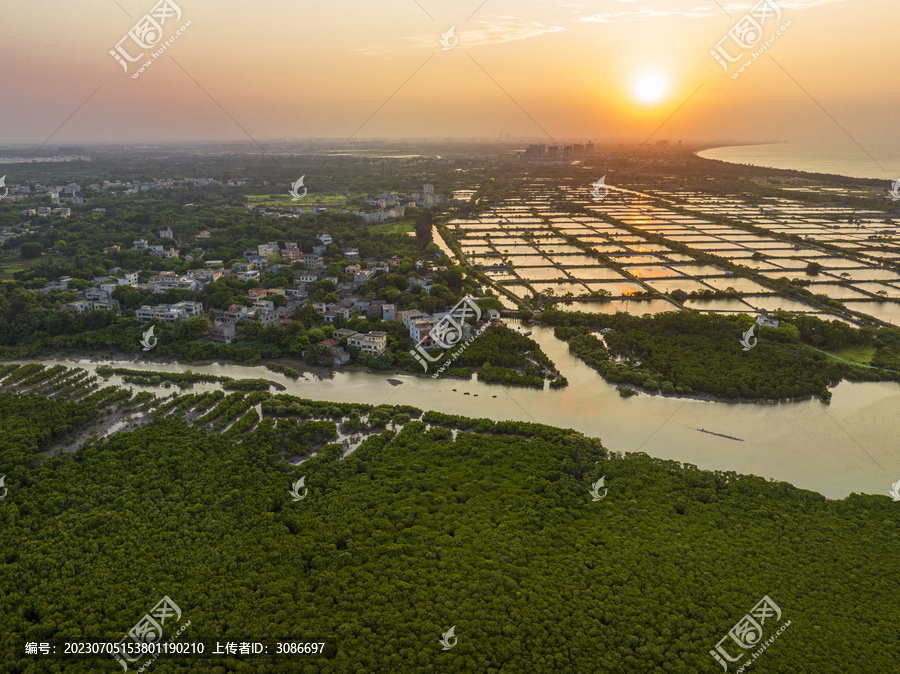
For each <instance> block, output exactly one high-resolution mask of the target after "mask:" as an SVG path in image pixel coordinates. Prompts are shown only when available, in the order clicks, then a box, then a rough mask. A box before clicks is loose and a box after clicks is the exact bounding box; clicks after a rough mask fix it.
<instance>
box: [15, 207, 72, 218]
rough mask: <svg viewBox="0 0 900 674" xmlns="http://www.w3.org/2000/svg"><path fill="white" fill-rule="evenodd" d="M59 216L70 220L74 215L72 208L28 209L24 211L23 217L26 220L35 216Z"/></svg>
mask: <svg viewBox="0 0 900 674" xmlns="http://www.w3.org/2000/svg"><path fill="white" fill-rule="evenodd" d="M51 214H53V215H58V216H59V217H61V218H68V217H69V216H70V215H72V209H71V208H62V207H61V208H50V207H49V206H41V207H40V208H26V209H25V210H24V211H22V215H24V216H25V217H26V218H30V217H34V216H35V215H36V216H38V217H40V218H46V217H48V216H49V215H51Z"/></svg>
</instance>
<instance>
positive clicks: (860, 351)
mask: <svg viewBox="0 0 900 674" xmlns="http://www.w3.org/2000/svg"><path fill="white" fill-rule="evenodd" d="M876 351H877V349H876V348H875V347H874V346H871V345H868V344H866V345H861V344H857V345H853V346H845V347H843V348H841V349H825V352H826V353H829V354H831V355H832V356H835V357H837V358H843V359H844V360H849V361H850V362H852V363H860V364H861V365H870V364H871V363H872V359H873V358H874V357H875V353H876Z"/></svg>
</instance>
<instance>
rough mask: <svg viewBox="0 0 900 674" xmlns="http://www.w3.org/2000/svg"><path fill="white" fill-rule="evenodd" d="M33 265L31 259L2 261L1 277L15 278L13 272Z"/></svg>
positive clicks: (9, 279)
mask: <svg viewBox="0 0 900 674" xmlns="http://www.w3.org/2000/svg"><path fill="white" fill-rule="evenodd" d="M30 266H31V261H30V260H16V261H15V262H0V279H4V280H7V281H12V280H13V274H14V273H16V272H17V271H22V270H23V269H27V268H28V267H30Z"/></svg>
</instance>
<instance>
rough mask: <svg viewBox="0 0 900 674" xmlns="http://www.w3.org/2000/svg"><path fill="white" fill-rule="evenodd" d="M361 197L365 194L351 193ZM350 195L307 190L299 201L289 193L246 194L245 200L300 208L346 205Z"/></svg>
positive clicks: (262, 204)
mask: <svg viewBox="0 0 900 674" xmlns="http://www.w3.org/2000/svg"><path fill="white" fill-rule="evenodd" d="M353 196H354V197H355V196H359V197H363V196H365V195H362V194H360V195H353ZM351 198H352V197H348V196H347V195H346V194H315V193H313V192H308V193H307V195H306V197H304V198H303V199H301V200H300V201H294V200H293V197H291V195H290V194H288V193H287V192H285V193H284V194H248V195H247V201H248V202H249V203H251V204H253V205H254V206H285V207H290V206H299V207H300V208H309V207H310V206H327V207H336V206H346V205H347V202H348V201H349V200H350V199H351Z"/></svg>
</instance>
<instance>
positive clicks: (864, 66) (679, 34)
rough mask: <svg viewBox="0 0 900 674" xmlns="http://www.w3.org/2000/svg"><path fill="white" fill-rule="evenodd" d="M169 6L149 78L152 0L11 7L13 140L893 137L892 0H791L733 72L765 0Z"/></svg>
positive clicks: (2, 84)
mask: <svg viewBox="0 0 900 674" xmlns="http://www.w3.org/2000/svg"><path fill="white" fill-rule="evenodd" d="M176 2H177V4H178V7H179V9H180V10H181V11H182V17H181V19H180V20H179V21H178V22H177V25H176V21H175V19H170V20H169V21H168V22H166V24H165V27H164V33H163V36H164V39H165V38H168V37H169V36H170V34H172V33H174V31H175V30H176V29H177V28H178V26H179V25H181V24H184V23H186V22H187V21H190V24H191V25H190V26H189V27H188V28H187V29H186V30H185V31H184V32H183V34H182V35H181V36H179V37H178V38H177V40H175V41H174V42H173V43H172V44H171V45H170V46H169V47H168V48H167V50H166V51H165V53H164V54H163V55H162V56H161V57H160V58H159V59H158V60H157V61H156V62H154V63H153V64H152V65H151V66H150V67H149V68H147V69H146V71H145V72H144V73H142V74H141V75H140V77H139V78H137V79H132V78H131V77H130V76H129V75H130V74H131V73H133V72H134V69H132V70H129V72H128V73H126V72H124V71H123V69H122V67H121V66H120V65H119V64H118V63H117V62H116V61H115V60H114V58H113V57H112V56H111V55H110V53H109V51H110V50H111V49H113V48H115V46H116V44H117V43H118V42H119V40H120V39H122V37H124V36H125V35H126V34H127V33H128V31H129V30H130V29H131V28H132V27H133V26H134V25H135V23H136V22H138V20H139V19H140V18H141V17H142V16H143V15H145V14H147V13H148V12H150V11H151V9H152V8H153V7H154V5H155V0H151V1H149V2H148V1H146V0H79V1H78V2H66V3H61V2H59V1H58V0H29V2H18V3H14V2H4V3H3V8H2V14H3V21H2V24H0V44H2V45H3V50H2V54H3V58H2V63H0V91H2V95H0V142H2V143H20V142H21V143H26V142H29V143H35V142H38V143H40V142H42V141H44V140H45V139H47V138H48V137H49V136H51V134H53V132H54V131H55V130H56V129H57V128H59V130H58V131H57V132H56V134H55V135H53V136H52V138H53V142H54V143H66V142H68V143H73V142H83V143H89V142H98V141H99V142H103V141H105V142H119V141H121V142H128V141H166V140H238V141H245V140H247V134H249V135H250V136H252V137H253V138H255V139H266V138H291V137H297V138H305V137H309V138H322V137H328V138H346V137H349V136H350V135H351V134H353V133H354V132H355V131H356V130H357V128H358V127H360V125H363V126H362V128H361V129H360V130H359V132H358V133H357V134H356V137H357V138H375V137H381V138H387V137H407V138H409V137H417V138H435V137H445V138H446V137H492V136H493V137H496V136H497V135H499V134H504V135H505V134H507V133H509V134H511V135H512V136H513V137H532V138H534V139H536V140H537V139H540V138H542V137H543V138H545V139H546V138H547V136H548V135H549V136H551V137H553V138H555V139H575V138H584V139H587V138H591V139H593V140H595V141H603V140H607V139H609V140H613V139H615V140H620V139H621V140H627V139H634V138H638V139H640V138H643V137H646V136H647V135H649V134H650V133H652V132H653V131H655V130H656V129H657V128H658V127H659V126H660V125H661V124H663V123H664V122H666V120H667V119H668V118H669V117H670V116H671V119H669V121H668V122H666V123H665V126H664V127H663V128H662V130H661V131H660V132H659V133H658V134H657V137H658V138H670V139H676V138H677V139H684V140H686V141H688V140H698V141H711V140H721V139H740V140H749V141H752V140H776V139H777V140H789V141H795V142H822V143H842V142H848V138H847V134H850V135H852V136H853V138H855V139H856V140H857V141H859V142H860V143H862V144H864V145H866V146H868V147H872V148H877V147H879V146H883V145H890V144H896V140H897V115H896V112H897V110H898V107H900V84H898V81H897V77H896V74H895V70H896V63H897V52H898V48H897V42H896V27H897V25H898V19H900V7H898V5H897V2H896V0H852V1H851V0H783V1H782V2H779V3H778V4H779V6H780V9H781V11H782V17H781V19H780V21H778V22H776V21H775V20H774V19H772V20H770V21H769V22H768V23H767V24H766V27H765V32H764V36H765V37H768V36H769V34H770V33H774V31H775V30H776V29H777V28H778V27H779V26H780V25H782V24H785V23H787V22H788V21H790V26H789V27H788V28H787V29H786V30H785V31H784V32H783V34H782V35H780V36H779V37H778V38H777V39H776V40H775V42H774V43H773V44H772V45H771V46H770V47H769V48H768V49H767V51H766V53H765V54H763V55H762V56H761V57H760V58H759V60H758V61H757V62H755V63H754V64H753V65H752V66H751V67H750V68H749V69H747V70H746V72H745V73H743V74H742V75H741V76H740V77H739V78H738V79H732V78H731V77H730V76H729V75H728V74H726V73H725V72H724V71H723V69H722V67H721V66H720V65H719V64H718V63H717V62H716V60H715V59H714V58H713V57H712V56H711V55H710V53H709V52H710V50H711V49H714V48H715V46H716V44H717V43H718V42H719V41H720V40H721V39H722V38H723V37H725V36H726V35H727V34H728V31H729V30H730V29H731V28H732V27H734V26H735V24H736V23H737V22H738V21H739V20H740V19H741V18H742V17H743V16H744V15H746V14H747V12H748V11H749V10H750V9H751V7H752V6H753V5H755V2H752V3H751V2H747V3H735V2H726V1H725V0H721V6H720V5H718V4H716V2H714V1H712V0H710V1H707V0H596V1H591V0H586V1H584V2H552V1H550V0H541V1H534V2H533V1H530V0H487V2H484V3H483V4H482V0H472V1H471V2H446V1H443V0H442V1H440V2H438V1H437V0H337V1H334V2H311V1H305V0H300V1H298V0H265V1H263V2H247V1H239V0H216V2H199V1H198V0H176ZM479 7H480V8H479ZM473 12H474V15H473ZM729 15H730V16H729ZM451 26H455V35H456V37H457V38H458V42H457V43H456V44H455V47H454V48H452V49H447V50H445V49H442V46H441V43H440V40H441V36H442V34H443V33H445V32H446V31H447V30H448V29H450V28H451ZM149 51H152V49H151V50H149ZM751 51H752V50H751ZM770 56H771V57H773V58H774V60H773V58H770ZM776 61H777V63H776ZM778 64H780V67H779V65H778ZM134 67H135V68H136V66H134ZM729 72H731V71H729ZM414 73H415V74H414ZM398 88H399V90H398ZM394 92H396V93H394ZM92 94H93V95H92ZM392 94H394V95H393V97H391V95H392ZM389 97H391V98H390V100H387V99H388V98H389ZM813 99H814V100H813ZM385 101H387V102H386V103H385ZM382 104H384V105H383V107H382V108H381V109H380V110H378V112H377V113H376V114H374V116H372V117H371V119H369V121H368V122H366V123H365V124H363V123H364V122H365V120H366V119H367V118H369V116H370V115H372V113H373V112H374V111H375V110H376V109H377V108H378V107H379V106H381V105H382ZM79 106H81V107H80V109H79ZM679 106H681V108H680V110H678V108H679ZM820 106H821V107H820ZM823 109H824V110H823ZM676 110H678V111H677V113H675V114H674V116H673V112H675V111H676ZM826 112H827V114H826ZM73 113H74V114H73ZM526 113H527V114H526ZM70 115H71V118H70ZM829 115H830V116H831V117H833V118H834V119H833V120H832V119H830V118H829ZM532 118H533V119H532ZM67 119H68V121H66V120H67ZM61 125H62V126H61ZM241 127H243V130H242V128H241ZM842 127H843V129H844V130H842ZM244 130H246V133H245V131H244ZM845 131H846V133H845Z"/></svg>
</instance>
